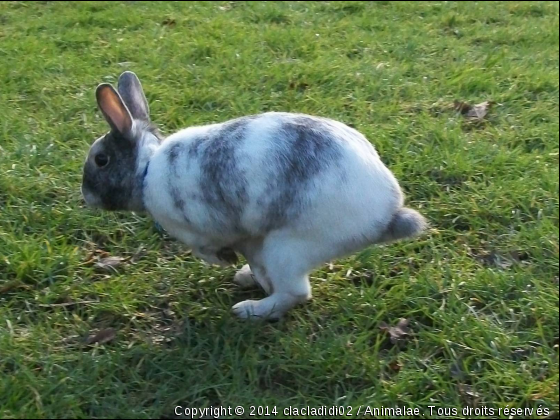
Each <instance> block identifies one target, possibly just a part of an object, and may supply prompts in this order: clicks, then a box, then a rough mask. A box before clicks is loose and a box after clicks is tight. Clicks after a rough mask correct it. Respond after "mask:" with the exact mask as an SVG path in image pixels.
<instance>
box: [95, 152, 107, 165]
mask: <svg viewBox="0 0 560 420" xmlns="http://www.w3.org/2000/svg"><path fill="white" fill-rule="evenodd" d="M108 163H109V156H107V155H106V154H104V153H99V154H98V155H96V156H95V164H96V165H97V166H99V167H100V168H103V167H104V166H107V164H108Z"/></svg>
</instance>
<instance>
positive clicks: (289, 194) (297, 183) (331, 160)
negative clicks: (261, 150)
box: [260, 116, 342, 230]
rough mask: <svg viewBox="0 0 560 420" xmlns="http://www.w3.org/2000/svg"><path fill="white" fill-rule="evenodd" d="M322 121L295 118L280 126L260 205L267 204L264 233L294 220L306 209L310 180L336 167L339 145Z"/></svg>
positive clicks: (338, 157) (339, 154) (339, 152)
mask: <svg viewBox="0 0 560 420" xmlns="http://www.w3.org/2000/svg"><path fill="white" fill-rule="evenodd" d="M330 131H331V129H330V127H329V126H326V125H325V123H323V122H322V121H319V120H316V119H313V118H308V117H304V116H302V117H297V118H295V119H290V120H286V121H284V122H283V123H282V128H281V132H282V134H281V137H282V139H283V142H282V143H279V144H278V146H277V147H276V148H274V149H273V150H272V152H271V156H270V160H271V168H273V169H272V170H271V176H270V178H269V180H268V186H267V193H266V196H265V197H262V198H261V200H260V201H261V202H265V203H268V205H267V208H266V216H265V218H264V221H265V223H266V225H265V226H264V229H265V230H271V229H277V228H279V227H281V226H283V225H285V224H286V223H287V222H288V221H289V220H292V219H294V218H297V217H298V216H299V214H301V211H302V209H303V208H304V207H305V205H306V203H305V202H304V198H305V193H306V191H307V189H308V188H310V185H309V184H310V183H311V182H312V180H313V179H314V178H315V177H316V176H317V175H318V174H320V173H321V172H322V171H325V170H327V169H328V168H329V167H332V166H333V165H336V163H337V162H338V161H339V159H340V158H341V156H342V153H341V149H340V145H339V144H338V143H337V142H336V140H334V139H333V137H332V136H331V135H330Z"/></svg>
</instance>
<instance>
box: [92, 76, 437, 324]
mask: <svg viewBox="0 0 560 420" xmlns="http://www.w3.org/2000/svg"><path fill="white" fill-rule="evenodd" d="M96 97H97V103H98V106H99V109H100V110H101V111H102V113H103V115H104V116H105V119H106V120H107V122H108V123H109V125H110V128H111V130H110V132H108V134H106V135H104V136H102V137H100V138H98V139H97V140H96V141H95V142H94V144H93V145H92V147H91V149H90V151H89V154H88V157H87V160H86V162H85V165H84V170H83V183H82V193H83V196H84V199H85V201H86V203H87V204H88V205H89V206H92V207H98V208H102V209H105V210H128V211H135V212H146V213H148V214H149V215H151V217H153V219H154V220H155V221H156V222H157V223H159V224H160V225H161V226H162V227H163V228H164V229H165V230H166V231H167V232H168V233H169V234H170V235H172V236H174V237H175V238H177V239H178V240H180V241H181V242H183V243H185V244H186V245H187V246H188V247H190V248H191V249H192V252H193V254H194V255H195V256H197V257H199V258H201V259H203V260H204V261H206V262H208V263H210V264H219V265H223V266H227V265H228V264H231V263H234V262H236V261H237V254H241V255H243V256H244V257H245V259H246V260H247V262H248V264H247V265H245V266H243V268H241V270H239V271H238V272H237V274H236V275H235V277H234V281H235V282H237V283H239V284H241V285H244V286H249V285H254V284H255V283H257V284H259V285H260V286H261V287H262V289H264V291H265V292H266V294H267V297H265V298H264V299H261V300H246V301H243V302H240V303H238V304H236V305H235V306H233V311H234V313H235V314H237V315H238V316H239V317H242V318H249V317H258V318H261V319H262V318H265V319H278V318H280V317H282V315H284V314H285V313H286V312H287V311H288V310H290V309H291V308H293V307H294V306H296V305H298V304H300V303H303V302H305V301H307V300H308V299H310V298H311V286H310V284H309V274H310V272H311V271H312V270H314V269H315V268H317V267H318V266H319V265H321V264H323V263H325V262H328V261H331V260H333V259H336V258H340V257H343V256H347V255H350V254H352V253H355V252H357V251H359V250H361V249H363V248H365V247H367V246H369V245H372V244H376V243H383V242H391V241H395V240H399V239H404V238H407V237H413V236H416V235H418V234H420V233H421V232H422V231H424V230H425V228H426V226H427V224H426V220H425V219H424V217H423V216H421V215H420V214H419V213H418V212H417V211H415V210H411V209H409V208H406V207H404V206H403V205H404V198H403V194H402V192H401V188H400V187H399V184H398V182H397V180H396V179H395V177H394V176H393V174H392V173H391V172H390V171H389V169H388V168H387V167H386V166H385V165H384V164H383V163H382V161H381V160H380V158H379V155H378V153H377V152H376V150H375V149H374V147H373V146H372V145H371V143H370V142H369V141H368V140H367V139H366V138H365V137H364V136H363V135H362V134H360V133H359V132H358V131H356V130H355V129H353V128H350V127H348V126H346V125H344V124H343V123H341V122H338V121H334V120H331V119H327V118H321V117H314V116H309V115H303V114H291V113H281V112H267V113H262V114H259V115H251V116H246V117H241V118H237V119H233V120H230V121H226V122H223V123H217V124H210V125H205V126H194V127H189V128H186V129H183V130H181V131H178V132H176V133H175V134H172V135H170V136H169V137H167V138H165V139H164V138H163V137H162V136H161V135H160V134H159V132H158V131H157V130H156V129H155V128H154V127H153V126H152V125H151V124H150V117H149V107H148V103H147V101H146V97H145V96H144V92H143V90H142V87H141V84H140V81H139V80H138V78H137V77H136V75H135V74H134V73H132V72H128V71H127V72H124V73H123V74H122V75H121V76H120V78H119V81H118V90H115V89H114V88H113V87H112V86H111V85H109V84H101V85H99V86H98V87H97V90H96Z"/></svg>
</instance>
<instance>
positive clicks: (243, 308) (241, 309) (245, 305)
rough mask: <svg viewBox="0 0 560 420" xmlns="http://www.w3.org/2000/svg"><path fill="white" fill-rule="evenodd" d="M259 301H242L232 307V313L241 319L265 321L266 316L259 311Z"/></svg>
mask: <svg viewBox="0 0 560 420" xmlns="http://www.w3.org/2000/svg"><path fill="white" fill-rule="evenodd" d="M259 302H260V301H259V300H244V301H243V302H239V303H238V304H236V305H234V306H233V307H232V310H233V313H234V314H235V315H236V316H238V317H239V318H242V319H259V318H263V319H266V318H267V317H266V316H263V315H264V314H263V313H262V311H261V310H260V309H259V306H260V305H259Z"/></svg>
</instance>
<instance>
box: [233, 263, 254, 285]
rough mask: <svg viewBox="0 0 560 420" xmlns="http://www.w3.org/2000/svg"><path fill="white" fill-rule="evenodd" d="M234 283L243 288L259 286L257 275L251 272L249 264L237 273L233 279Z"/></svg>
mask: <svg viewBox="0 0 560 420" xmlns="http://www.w3.org/2000/svg"><path fill="white" fill-rule="evenodd" d="M233 282H234V283H236V284H238V285H240V286H241V287H247V288H248V287H253V286H255V285H257V284H258V282H257V279H256V278H255V275H254V274H253V272H252V271H251V267H249V264H245V265H244V266H243V267H241V269H240V270H239V271H238V272H237V273H235V276H234V277H233Z"/></svg>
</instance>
